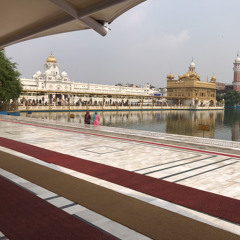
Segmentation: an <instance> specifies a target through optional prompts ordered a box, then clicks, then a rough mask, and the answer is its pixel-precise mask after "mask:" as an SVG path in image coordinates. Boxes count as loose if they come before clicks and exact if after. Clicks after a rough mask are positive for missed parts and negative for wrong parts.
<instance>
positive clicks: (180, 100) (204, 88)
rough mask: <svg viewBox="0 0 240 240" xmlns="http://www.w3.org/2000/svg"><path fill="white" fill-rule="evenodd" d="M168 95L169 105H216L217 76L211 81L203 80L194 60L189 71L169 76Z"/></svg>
mask: <svg viewBox="0 0 240 240" xmlns="http://www.w3.org/2000/svg"><path fill="white" fill-rule="evenodd" d="M167 96H168V104H169V105H183V106H204V107H207V106H214V105H215V104H216V77H215V76H214V75H213V76H212V78H211V80H210V82H201V81H200V76H199V75H197V73H196V71H195V63H194V62H193V61H192V62H191V64H190V66H189V71H188V72H187V73H185V74H184V75H183V76H180V75H179V76H178V79H174V75H173V74H171V73H170V74H169V75H168V76H167Z"/></svg>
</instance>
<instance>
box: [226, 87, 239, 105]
mask: <svg viewBox="0 0 240 240" xmlns="http://www.w3.org/2000/svg"><path fill="white" fill-rule="evenodd" d="M224 100H225V105H226V106H235V104H239V103H240V93H239V92H237V91H235V90H232V91H228V92H227V93H226V94H225V95H224Z"/></svg>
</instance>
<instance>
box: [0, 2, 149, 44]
mask: <svg viewBox="0 0 240 240" xmlns="http://www.w3.org/2000/svg"><path fill="white" fill-rule="evenodd" d="M144 1H145V0H1V1H0V48H3V47H6V46H9V45H12V44H14V43H18V42H21V41H25V40H29V39H33V38H38V37H43V36H48V35H52V34H57V33H64V32H71V31H79V30H85V29H93V30H95V31H96V32H98V33H99V34H101V35H102V36H105V35H106V34H107V31H108V28H107V26H106V24H110V23H111V22H112V21H113V20H114V19H116V18H117V17H118V16H120V15H121V14H123V13H124V12H126V11H128V10H129V9H131V8H133V7H135V6H136V5H138V4H140V3H141V2H144Z"/></svg>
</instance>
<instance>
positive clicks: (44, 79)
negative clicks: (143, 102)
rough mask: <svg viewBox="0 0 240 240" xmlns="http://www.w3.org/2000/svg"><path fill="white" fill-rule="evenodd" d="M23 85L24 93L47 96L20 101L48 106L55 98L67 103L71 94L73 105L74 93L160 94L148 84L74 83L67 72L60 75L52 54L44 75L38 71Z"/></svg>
mask: <svg viewBox="0 0 240 240" xmlns="http://www.w3.org/2000/svg"><path fill="white" fill-rule="evenodd" d="M21 83H22V86H23V90H24V93H26V92H29V93H30V92H31V91H32V92H37V91H39V92H41V93H44V92H46V94H45V95H41V97H39V96H38V97H36V99H34V97H31V98H30V96H29V94H28V96H27V95H26V94H23V95H22V96H21V98H20V99H19V100H20V101H22V99H26V98H27V99H29V100H31V101H33V100H34V101H35V102H36V101H37V102H38V101H40V102H42V101H43V102H44V103H46V104H48V103H50V102H51V100H53V99H54V98H57V101H62V103H66V100H68V98H69V93H71V94H72V97H71V103H73V104H74V103H75V102H76V101H78V99H79V98H78V97H77V96H75V94H74V93H76V95H77V93H95V94H98V93H99V94H122V95H140V96H149V95H154V94H155V93H158V90H156V89H151V88H150V84H146V85H145V86H144V87H136V86H135V87H126V86H114V85H103V84H94V83H79V82H72V81H70V78H69V76H68V74H67V73H66V72H65V71H63V72H61V73H60V70H59V64H58V63H57V60H56V58H54V57H53V55H52V54H51V55H50V57H48V58H47V60H46V63H45V64H44V73H42V72H41V71H37V72H36V73H35V74H34V75H33V77H32V78H31V79H26V78H22V79H21ZM61 92H62V94H61ZM49 93H51V94H49ZM35 95H36V94H35ZM74 96H75V97H74Z"/></svg>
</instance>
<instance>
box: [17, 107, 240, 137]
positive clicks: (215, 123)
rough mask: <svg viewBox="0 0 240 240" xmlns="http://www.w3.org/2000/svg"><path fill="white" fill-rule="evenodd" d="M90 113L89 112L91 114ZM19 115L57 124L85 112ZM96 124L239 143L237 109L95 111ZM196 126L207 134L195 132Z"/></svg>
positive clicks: (239, 112) (75, 119)
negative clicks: (207, 128) (98, 118)
mask: <svg viewBox="0 0 240 240" xmlns="http://www.w3.org/2000/svg"><path fill="white" fill-rule="evenodd" d="M93 113H94V112H91V115H93ZM22 115H23V116H28V117H34V118H41V119H46V120H47V119H50V120H51V121H57V122H75V123H84V115H85V112H71V113H68V112H60V113H58V112H45V113H32V114H27V113H22ZM99 115H100V118H101V119H100V125H104V126H114V127H121V128H130V129H139V130H146V131H154V132H163V133H171V134H181V135H188V136H196V137H203V136H204V137H208V138H215V139H222V140H232V141H239V122H240V110H235V109H229V110H225V111H184V110H181V111H179V110H165V111H143V112H140V111H135V112H134V111H131V112H130V111H129V112H99ZM199 124H203V125H208V126H209V131H204V132H203V131H202V130H199V129H198V127H199Z"/></svg>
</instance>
